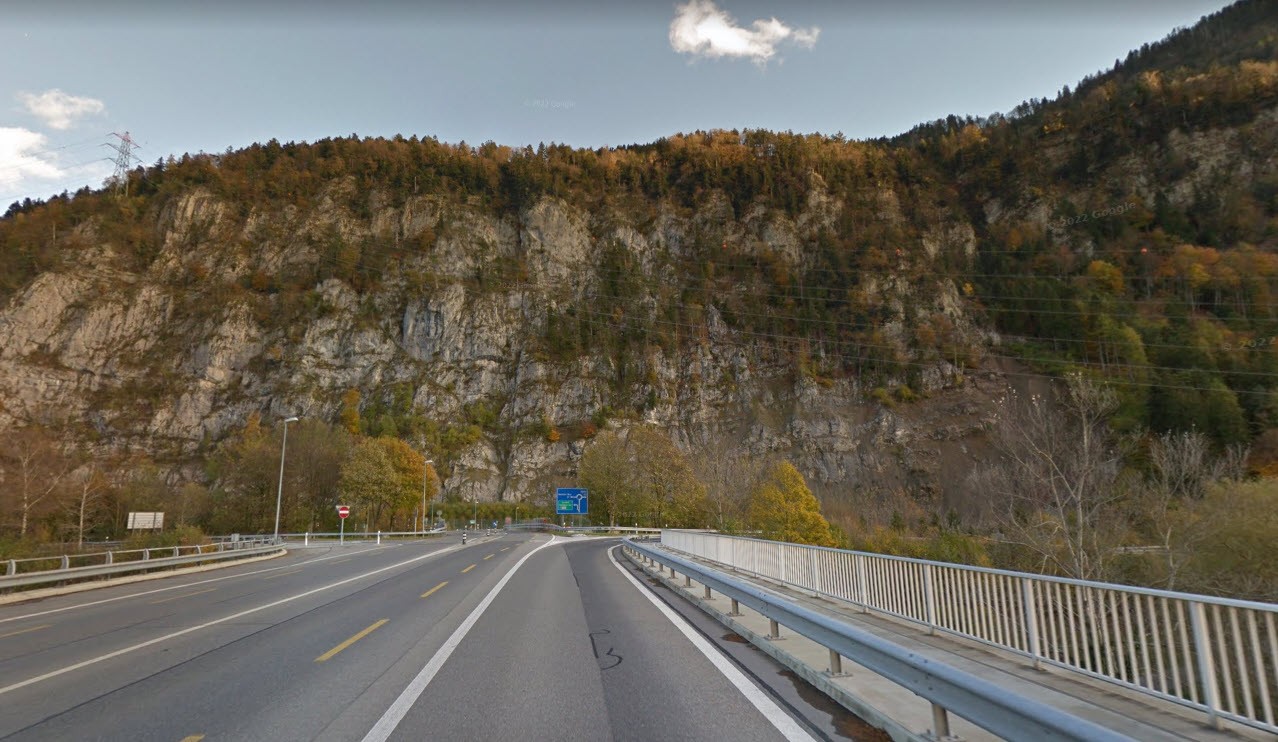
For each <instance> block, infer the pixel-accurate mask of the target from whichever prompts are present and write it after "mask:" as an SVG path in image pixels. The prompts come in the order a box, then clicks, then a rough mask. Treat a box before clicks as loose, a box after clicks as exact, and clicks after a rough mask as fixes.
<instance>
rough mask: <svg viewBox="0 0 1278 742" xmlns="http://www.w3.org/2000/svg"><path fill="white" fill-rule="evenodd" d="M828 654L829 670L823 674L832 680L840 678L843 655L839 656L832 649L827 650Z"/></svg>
mask: <svg viewBox="0 0 1278 742" xmlns="http://www.w3.org/2000/svg"><path fill="white" fill-rule="evenodd" d="M829 652H830V669H828V670H826V671H825V674H826V675H829V676H830V677H832V678H837V677H841V676H842V675H843V655H841V654H839V653H838V652H836V651H834V650H833V649H831V650H829Z"/></svg>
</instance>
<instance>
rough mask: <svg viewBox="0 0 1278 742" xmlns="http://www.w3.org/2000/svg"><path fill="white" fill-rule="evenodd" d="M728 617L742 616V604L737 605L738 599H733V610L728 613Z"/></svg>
mask: <svg viewBox="0 0 1278 742" xmlns="http://www.w3.org/2000/svg"><path fill="white" fill-rule="evenodd" d="M728 615H729V616H740V615H741V606H740V604H738V603H737V599H736V598H733V599H732V610H731V611H730V612H729V613H728Z"/></svg>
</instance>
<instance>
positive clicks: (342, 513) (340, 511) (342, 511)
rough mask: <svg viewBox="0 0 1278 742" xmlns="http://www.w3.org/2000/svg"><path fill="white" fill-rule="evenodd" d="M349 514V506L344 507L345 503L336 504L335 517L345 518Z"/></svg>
mask: <svg viewBox="0 0 1278 742" xmlns="http://www.w3.org/2000/svg"><path fill="white" fill-rule="evenodd" d="M350 514H351V509H350V508H348V507H346V506H345V505H338V506H337V517H339V518H345V517H346V516H348V515H350Z"/></svg>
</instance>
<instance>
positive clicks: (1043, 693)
mask: <svg viewBox="0 0 1278 742" xmlns="http://www.w3.org/2000/svg"><path fill="white" fill-rule="evenodd" d="M680 556H682V557H684V558H690V557H688V555H686V554H682V553H680ZM695 561H698V562H700V563H702V564H705V565H706V566H710V567H715V566H717V565H714V564H713V563H711V562H709V561H706V560H702V559H696V560H695ZM734 576H736V577H738V578H742V579H749V578H747V577H745V576H744V575H741V574H739V573H734ZM664 579H665V581H666V583H667V584H668V585H669V586H670V587H671V588H673V589H676V590H678V591H680V592H682V593H683V594H684V595H685V596H686V597H687V598H689V599H690V600H693V601H694V602H697V603H700V604H701V605H702V607H703V608H705V609H706V610H708V611H709V612H711V613H713V614H716V615H717V617H719V618H720V619H721V620H723V621H724V622H725V623H727V624H728V625H729V626H730V627H732V628H733V629H734V630H735V631H736V632H737V633H738V634H741V635H742V636H743V637H745V638H747V639H750V640H752V641H754V642H755V643H756V644H759V645H762V646H761V648H762V649H764V651H767V652H768V653H769V654H772V655H773V656H776V657H777V658H778V659H780V660H782V661H783V663H785V664H787V665H789V666H791V667H792V668H793V669H794V670H795V672H796V673H797V674H799V675H802V676H803V677H805V678H807V679H808V680H809V681H810V682H813V684H814V685H816V686H817V687H818V688H820V689H822V690H824V691H826V692H829V693H832V694H834V695H838V696H842V698H841V699H840V700H842V701H845V702H846V703H845V705H849V706H850V707H852V709H853V711H855V712H857V713H858V714H859V715H861V716H862V718H865V719H866V720H867V721H869V722H871V723H875V724H879V723H882V722H885V721H887V720H895V724H892V723H888V724H887V725H886V726H885V728H886V729H887V730H888V732H889V733H890V734H892V736H893V738H894V739H898V740H904V739H918V738H921V737H922V736H923V735H925V734H927V733H928V732H929V731H930V730H931V728H932V713H931V707H930V704H928V703H927V702H926V701H924V700H923V699H921V698H919V697H918V696H916V695H914V694H913V693H911V692H910V691H907V690H905V689H903V688H901V687H900V686H898V685H896V684H895V683H892V682H890V681H888V680H885V679H883V678H880V677H878V676H877V675H875V674H874V673H872V672H870V671H869V670H866V669H865V668H862V667H860V666H859V665H856V664H855V663H853V662H850V661H848V660H847V659H846V658H845V659H843V661H842V663H843V673H844V676H843V677H830V676H829V674H828V672H826V671H827V670H828V668H829V652H828V650H826V649H825V648H824V647H822V646H820V645H818V644H816V643H815V642H812V641H810V640H808V639H805V638H803V637H801V636H798V635H795V634H792V633H787V632H786V631H785V629H784V628H782V630H781V634H782V636H783V638H782V639H781V640H780V641H769V640H768V639H766V638H765V637H766V636H767V635H768V632H769V623H768V619H767V618H765V617H764V616H762V615H760V614H758V613H755V612H754V611H751V610H749V609H748V608H746V607H745V606H742V607H741V615H739V616H735V617H732V616H728V615H727V614H728V612H729V610H730V603H729V601H728V600H727V599H726V598H724V597H723V596H716V597H714V598H712V599H710V600H709V601H706V600H705V599H704V598H703V597H702V594H703V589H702V586H701V585H700V584H699V583H697V582H696V580H693V582H692V586H691V587H686V586H684V577H683V575H680V576H679V577H678V578H677V580H675V581H673V582H671V581H670V580H669V577H668V575H667V577H665V578H664ZM753 582H754V583H755V584H757V585H759V586H761V587H764V588H766V589H768V590H770V591H772V592H775V593H778V594H780V595H784V596H786V597H787V598H789V599H791V600H793V601H794V602H796V603H800V604H802V605H803V606H805V607H807V608H810V609H812V610H816V611H820V612H821V613H824V614H826V615H829V616H832V617H835V618H838V619H839V620H842V621H846V622H848V623H850V624H852V625H854V626H856V627H858V628H861V629H864V630H866V631H869V632H872V633H874V634H875V635H877V636H880V637H882V638H884V639H887V640H889V641H892V642H895V643H897V644H900V645H903V646H907V647H910V648H911V649H913V650H915V651H917V652H918V653H919V654H920V655H923V656H925V657H928V658H930V659H934V660H936V661H938V662H941V663H944V664H947V665H950V666H952V667H955V668H957V669H960V670H963V671H966V672H970V673H972V674H974V675H977V676H979V677H982V678H984V679H986V680H988V681H990V682H993V683H997V684H999V685H1000V686H1004V687H1007V688H1009V689H1011V690H1013V691H1014V692H1016V693H1020V694H1022V695H1025V696H1029V697H1031V698H1034V699H1036V700H1038V701H1041V702H1043V703H1047V704H1050V705H1052V706H1056V707H1057V708H1060V709H1062V710H1063V711H1066V712H1068V713H1071V714H1074V715H1076V716H1080V717H1083V718H1086V719H1089V720H1091V721H1093V722H1095V723H1097V724H1101V725H1103V726H1105V727H1108V728H1110V729H1113V730H1115V731H1118V732H1121V733H1123V734H1126V735H1128V736H1130V737H1132V738H1133V739H1138V740H1149V741H1150V742H1153V741H1155V740H1180V741H1184V740H1194V741H1198V740H1251V739H1255V740H1273V739H1274V737H1273V736H1272V735H1269V734H1267V733H1265V732H1263V731H1261V730H1257V729H1252V728H1250V727H1245V726H1242V725H1238V724H1235V723H1232V722H1228V721H1223V722H1222V729H1220V730H1216V729H1212V728H1210V727H1209V726H1208V725H1207V717H1206V714H1205V713H1203V712H1201V711H1197V710H1195V709H1190V708H1187V707H1185V706H1182V705H1180V704H1176V703H1172V702H1170V701H1164V700H1162V699H1159V698H1155V697H1153V696H1148V695H1145V694H1142V693H1139V692H1136V691H1133V690H1130V689H1127V688H1123V687H1122V686H1119V685H1116V684H1113V683H1108V682H1105V681H1102V680H1097V679H1093V678H1090V677H1087V676H1085V675H1080V674H1077V673H1072V672H1069V671H1067V670H1063V669H1058V668H1051V667H1047V668H1046V669H1044V670H1036V669H1035V668H1034V666H1033V664H1032V662H1031V661H1030V660H1029V659H1028V658H1025V657H1021V656H1018V655H1014V654H1011V653H1008V652H1003V651H1000V650H998V649H995V648H993V647H989V646H987V645H984V644H981V643H979V642H974V641H970V640H967V639H963V638H960V637H955V636H952V635H948V634H941V633H937V634H934V635H929V634H928V633H927V629H926V627H923V626H919V625H916V624H912V623H909V622H906V621H902V620H898V619H895V618H893V617H890V616H884V615H882V614H876V613H861V612H860V611H859V609H858V608H857V607H855V606H853V605H851V604H847V603H840V602H838V601H834V600H829V599H824V598H815V597H813V596H812V595H811V593H804V592H802V591H798V590H795V589H792V588H789V587H786V586H782V585H779V584H777V583H774V582H771V581H768V580H762V579H755V580H753ZM858 705H859V706H860V707H859V708H858V707H857V706H858ZM894 727H895V728H894ZM950 730H951V734H953V735H954V736H956V737H958V738H960V739H963V740H972V741H975V740H991V739H997V738H996V737H994V736H993V735H991V734H990V733H989V732H986V731H985V730H983V729H981V728H980V727H977V726H975V725H973V724H971V723H969V722H967V721H965V720H963V719H959V718H958V717H956V716H954V715H951V716H950Z"/></svg>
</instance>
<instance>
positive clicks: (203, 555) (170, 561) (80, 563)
mask: <svg viewBox="0 0 1278 742" xmlns="http://www.w3.org/2000/svg"><path fill="white" fill-rule="evenodd" d="M279 548H281V546H280V544H278V543H276V542H275V541H274V539H272V538H271V537H269V536H267V537H264V538H253V539H244V540H238V541H218V542H214V543H208V544H194V545H191V546H156V547H151V548H147V549H114V550H111V551H100V552H92V553H87V554H63V555H61V556H52V557H30V558H24V559H7V560H4V561H3V562H0V564H2V565H4V575H0V590H3V589H6V588H13V587H26V586H30V585H39V584H44V583H49V582H65V581H69V580H76V579H82V578H86V577H101V576H104V575H114V574H124V573H126V572H137V571H142V570H148V569H159V568H163V567H172V566H180V565H184V564H191V563H197V562H206V561H214V560H219V559H230V558H238V557H246V556H254V555H257V554H265V553H270V552H271V551H273V550H276V549H279ZM86 562H87V563H86ZM52 564H56V565H57V566H55V567H49V566H45V565H52Z"/></svg>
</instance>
